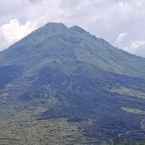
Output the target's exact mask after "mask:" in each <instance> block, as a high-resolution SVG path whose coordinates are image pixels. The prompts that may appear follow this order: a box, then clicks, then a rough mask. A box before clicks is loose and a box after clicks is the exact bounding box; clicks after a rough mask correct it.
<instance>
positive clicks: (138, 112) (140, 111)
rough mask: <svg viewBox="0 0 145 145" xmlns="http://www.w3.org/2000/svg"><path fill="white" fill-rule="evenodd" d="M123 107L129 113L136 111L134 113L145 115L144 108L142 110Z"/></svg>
mask: <svg viewBox="0 0 145 145" xmlns="http://www.w3.org/2000/svg"><path fill="white" fill-rule="evenodd" d="M121 109H122V110H123V111H125V112H128V113H134V114H139V115H145V111H144V110H140V109H138V108H129V107H121Z"/></svg>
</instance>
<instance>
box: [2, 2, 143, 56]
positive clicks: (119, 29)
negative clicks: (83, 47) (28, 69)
mask: <svg viewBox="0 0 145 145" xmlns="http://www.w3.org/2000/svg"><path fill="white" fill-rule="evenodd" d="M47 22H63V23H65V24H66V25H68V26H71V25H79V26H82V27H83V28H85V29H86V30H88V31H89V32H91V33H93V34H95V35H96V36H98V37H102V38H104V39H106V40H108V41H109V42H111V43H112V44H114V45H116V46H118V47H120V48H122V49H124V50H127V51H129V52H132V53H135V54H137V55H142V56H145V0H1V1H0V49H4V48H6V47H8V46H9V45H11V44H13V43H14V42H16V41H18V40H19V39H21V38H22V37H24V36H25V35H27V34H29V33H30V32H31V31H32V30H34V29H36V28H38V27H40V26H42V25H44V24H45V23H47Z"/></svg>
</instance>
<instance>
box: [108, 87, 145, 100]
mask: <svg viewBox="0 0 145 145" xmlns="http://www.w3.org/2000/svg"><path fill="white" fill-rule="evenodd" d="M111 92H113V93H118V94H120V95H123V96H129V97H134V98H138V99H145V92H142V91H140V90H137V89H132V88H127V87H123V86H121V87H116V88H115V87H114V88H112V89H111Z"/></svg>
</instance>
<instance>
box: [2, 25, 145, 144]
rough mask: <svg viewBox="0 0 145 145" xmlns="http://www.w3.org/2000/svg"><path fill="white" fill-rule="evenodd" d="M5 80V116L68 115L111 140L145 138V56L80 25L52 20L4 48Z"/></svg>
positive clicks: (96, 135)
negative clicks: (138, 54)
mask: <svg viewBox="0 0 145 145" xmlns="http://www.w3.org/2000/svg"><path fill="white" fill-rule="evenodd" d="M0 80H1V81H0V94H1V96H0V103H1V104H2V105H1V107H0V110H1V111H2V110H4V112H5V113H4V116H3V113H1V112H0V114H2V115H1V116H2V117H6V118H9V117H11V116H15V114H17V113H18V112H21V111H26V112H31V115H32V116H33V117H34V118H36V119H37V120H41V119H42V120H47V119H52V118H53V119H56V118H65V119H67V120H68V122H69V121H70V122H75V123H76V122H77V123H78V124H79V126H78V127H79V128H81V130H84V134H85V135H86V136H88V137H92V138H97V139H99V140H101V141H106V142H108V141H110V139H114V138H115V139H116V138H117V139H118V140H120V139H122V137H123V139H124V138H125V139H126V138H128V136H130V138H131V139H133V140H134V139H136V138H134V134H140V138H144V125H143V123H144V114H145V108H144V106H145V59H144V58H141V57H137V56H134V55H131V54H129V53H127V52H125V51H122V50H119V49H117V48H115V47H114V46H112V45H111V44H109V43H108V42H107V41H105V40H103V39H100V38H97V37H95V36H93V35H91V34H90V33H89V32H87V31H85V30H84V29H82V28H81V27H78V26H73V27H71V28H68V27H67V26H65V25H64V24H61V23H48V24H47V25H45V26H44V27H41V28H39V29H38V30H36V31H34V32H32V33H31V34H30V35H28V36H27V37H25V38H24V39H22V40H21V41H19V42H17V43H16V44H14V45H13V46H11V47H10V48H8V49H7V50H5V51H3V52H1V53H0ZM6 106H9V107H6ZM2 112H3V111H2ZM2 117H1V118H2ZM136 130H137V132H136ZM120 137H121V138H120Z"/></svg>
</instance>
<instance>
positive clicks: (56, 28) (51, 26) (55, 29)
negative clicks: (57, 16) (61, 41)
mask: <svg viewBox="0 0 145 145" xmlns="http://www.w3.org/2000/svg"><path fill="white" fill-rule="evenodd" d="M66 30H68V28H67V26H65V25H64V24H63V23H55V22H51V23H47V24H46V25H44V26H43V27H41V28H40V29H38V31H39V32H41V33H45V34H46V33H47V34H49V35H55V34H60V33H64V32H66Z"/></svg>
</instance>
